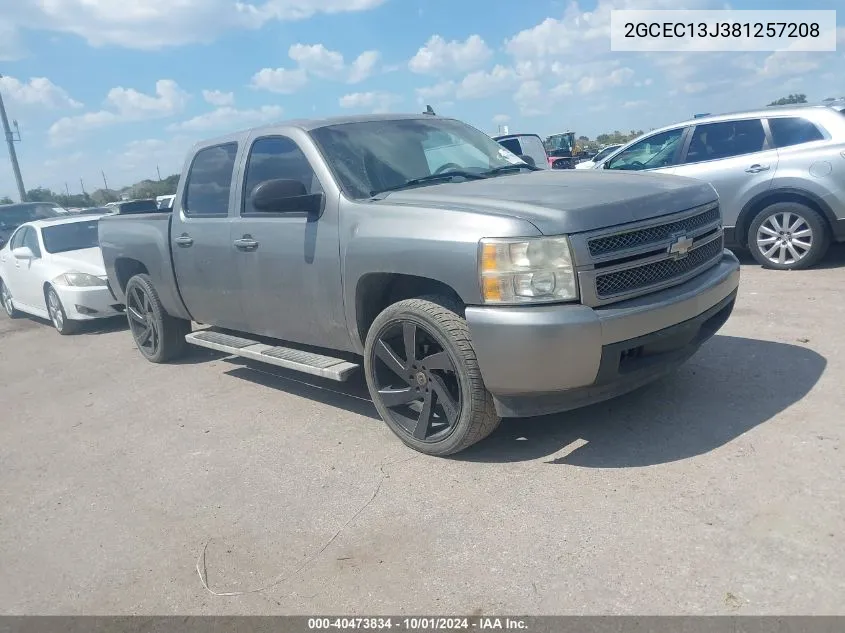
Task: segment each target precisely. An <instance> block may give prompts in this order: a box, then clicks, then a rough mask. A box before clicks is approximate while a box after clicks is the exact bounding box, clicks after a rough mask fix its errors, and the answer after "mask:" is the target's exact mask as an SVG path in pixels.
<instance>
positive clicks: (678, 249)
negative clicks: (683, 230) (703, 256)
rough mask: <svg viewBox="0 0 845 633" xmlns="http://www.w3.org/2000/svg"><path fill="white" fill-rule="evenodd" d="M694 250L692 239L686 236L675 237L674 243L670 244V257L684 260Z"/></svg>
mask: <svg viewBox="0 0 845 633" xmlns="http://www.w3.org/2000/svg"><path fill="white" fill-rule="evenodd" d="M691 248H692V238H691V237H687V236H686V235H675V236H673V239H672V243H671V244H669V255H670V256H671V257H672V259H683V258H684V257H686V256H687V255H688V254H689V252H690V249H691Z"/></svg>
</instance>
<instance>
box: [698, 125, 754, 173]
mask: <svg viewBox="0 0 845 633" xmlns="http://www.w3.org/2000/svg"><path fill="white" fill-rule="evenodd" d="M765 147H766V132H765V131H764V130H763V122H762V121H761V120H760V119H745V120H740V121H722V122H719V123H707V124H704V125H696V126H695V131H694V132H693V135H692V139H691V140H690V145H689V149H688V150H687V156H686V160H685V161H684V162H685V163H687V164H689V163H699V162H701V161H705V160H719V159H723V158H731V157H733V156H742V155H743V154H753V153H754V152H760V151H762V150H764V149H765Z"/></svg>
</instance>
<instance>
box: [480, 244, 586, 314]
mask: <svg viewBox="0 0 845 633" xmlns="http://www.w3.org/2000/svg"><path fill="white" fill-rule="evenodd" d="M479 254H480V259H481V261H480V263H479V268H480V270H481V296H482V298H483V299H484V303H498V304H508V303H510V304H519V303H551V302H555V301H572V300H574V299H577V298H578V284H577V282H576V280H575V269H574V267H573V265H572V253H571V251H570V249H569V240H568V239H567V238H566V237H562V236H561V237H537V238H524V237H523V238H514V239H484V240H481V247H480V249H479Z"/></svg>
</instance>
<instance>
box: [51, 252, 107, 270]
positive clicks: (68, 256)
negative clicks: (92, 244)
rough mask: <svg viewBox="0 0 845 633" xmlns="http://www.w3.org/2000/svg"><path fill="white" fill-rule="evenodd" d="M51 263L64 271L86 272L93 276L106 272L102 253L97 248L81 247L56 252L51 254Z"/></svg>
mask: <svg viewBox="0 0 845 633" xmlns="http://www.w3.org/2000/svg"><path fill="white" fill-rule="evenodd" d="M52 263H53V264H54V265H55V266H56V267H59V268H62V269H63V271H64V272H78V273H88V274H89V275H94V276H95V277H103V276H104V275H105V274H106V266H105V264H104V263H103V254H102V252H101V251H100V249H99V248H83V249H80V250H78V251H67V252H66V253H56V254H55V255H53V256H52Z"/></svg>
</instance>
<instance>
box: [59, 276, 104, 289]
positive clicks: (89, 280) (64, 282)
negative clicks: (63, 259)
mask: <svg viewBox="0 0 845 633" xmlns="http://www.w3.org/2000/svg"><path fill="white" fill-rule="evenodd" d="M53 283H54V284H57V285H59V286H75V287H77V288H78V287H87V288H90V287H93V286H105V285H106V282H105V281H103V280H102V279H100V278H99V277H95V276H94V275H89V274H88V273H75V272H70V273H64V274H63V275H59V276H58V277H56V278H55V279H54V280H53Z"/></svg>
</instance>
